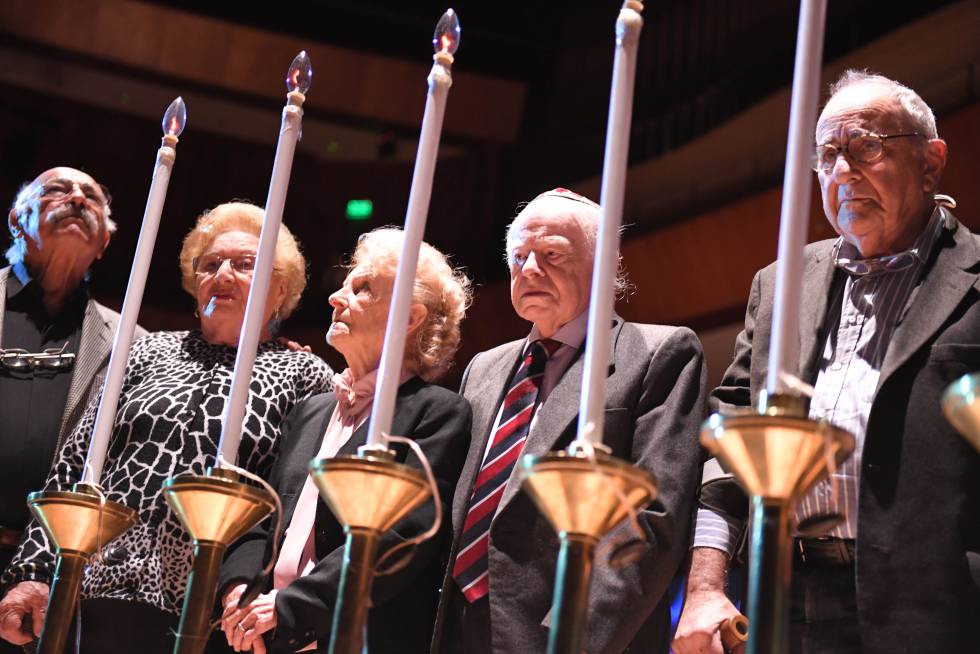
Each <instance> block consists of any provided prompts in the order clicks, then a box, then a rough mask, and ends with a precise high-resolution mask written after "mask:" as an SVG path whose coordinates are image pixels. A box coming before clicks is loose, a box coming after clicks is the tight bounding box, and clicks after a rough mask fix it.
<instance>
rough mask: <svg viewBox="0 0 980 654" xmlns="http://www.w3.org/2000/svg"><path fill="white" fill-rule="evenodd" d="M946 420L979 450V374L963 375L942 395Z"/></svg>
mask: <svg viewBox="0 0 980 654" xmlns="http://www.w3.org/2000/svg"><path fill="white" fill-rule="evenodd" d="M943 413H945V414H946V419H947V420H949V422H950V423H952V425H953V426H954V427H956V429H957V431H959V432H960V433H961V434H962V435H963V437H964V438H965V439H966V440H968V441H970V443H971V444H972V445H973V447H975V448H977V449H978V450H980V373H973V374H972V375H964V376H963V377H960V378H959V379H957V380H956V381H955V382H953V383H952V384H951V385H950V386H949V388H947V389H946V392H945V393H943Z"/></svg>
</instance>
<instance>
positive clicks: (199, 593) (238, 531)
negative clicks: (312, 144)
mask: <svg viewBox="0 0 980 654" xmlns="http://www.w3.org/2000/svg"><path fill="white" fill-rule="evenodd" d="M312 76H313V70H312V67H311V65H310V59H309V57H308V56H307V55H306V52H305V51H303V52H300V53H299V54H298V55H297V56H296V58H295V59H293V62H292V64H291V65H290V67H289V71H288V72H287V73H286V88H287V90H288V91H289V92H288V94H287V95H286V106H285V107H283V112H282V123H281V127H280V131H279V142H278V146H277V148H276V158H275V163H274V164H273V168H272V178H271V179H270V181H269V195H268V197H267V199H266V205H265V219H264V220H263V223H262V233H261V235H260V237H259V247H258V252H257V255H256V259H255V269H254V271H253V273H252V285H251V288H250V289H249V294H248V303H247V305H246V308H245V318H244V321H243V324H242V331H241V336H240V337H239V342H238V354H237V356H236V358H235V370H234V373H233V377H232V385H231V391H230V392H229V398H228V403H227V404H226V406H225V412H224V416H223V419H222V429H221V441H220V443H219V444H218V457H217V466H216V467H214V468H212V469H209V470H208V471H207V472H206V473H205V474H204V475H180V476H178V477H173V478H171V479H168V480H167V481H165V482H164V484H163V495H164V498H165V499H166V501H167V503H168V504H169V505H170V507H171V508H172V509H173V510H174V513H176V514H177V517H178V518H179V519H180V521H181V524H183V525H184V528H185V529H187V531H188V532H189V533H190V535H191V537H192V538H193V539H194V566H193V569H192V570H191V575H190V578H189V579H188V581H187V590H186V592H185V595H184V606H183V608H182V610H181V614H180V625H179V626H178V628H177V642H176V644H175V646H174V652H175V653H177V654H200V653H201V652H203V651H204V648H205V646H206V645H207V641H208V638H209V635H210V633H211V629H212V627H213V625H212V623H211V613H212V610H213V608H214V601H215V595H216V593H217V583H218V573H219V571H220V569H221V561H222V558H223V557H224V552H225V550H226V549H227V548H228V545H230V544H231V543H232V542H234V541H235V540H237V539H238V538H240V537H241V536H242V535H243V534H244V533H245V532H246V531H248V530H249V529H251V528H252V527H254V526H255V525H257V524H258V523H259V522H261V521H262V520H263V519H264V518H265V517H266V516H268V515H269V514H270V513H271V512H272V510H273V509H274V507H275V506H276V500H275V498H273V497H272V496H271V495H270V494H269V492H268V491H267V490H264V489H262V488H258V487H255V486H252V485H250V484H247V483H244V482H242V481H240V480H239V473H238V472H236V470H241V469H238V468H236V467H235V465H234V462H235V461H236V460H237V458H238V448H239V445H240V444H241V438H242V421H243V420H244V418H245V410H246V406H245V404H246V402H247V401H248V386H249V381H250V380H251V378H252V367H253V365H254V363H255V356H256V352H257V350H258V345H259V339H260V337H261V333H262V329H263V327H264V325H263V324H262V312H263V309H264V308H265V302H266V297H267V295H268V291H269V284H270V280H271V278H272V264H273V260H274V259H275V247H276V241H277V239H278V237H279V226H280V225H281V223H282V212H283V209H284V207H285V203H286V190H287V188H288V186H289V174H290V171H291V169H292V164H293V155H294V153H295V151H296V142H297V141H298V140H299V137H300V133H301V129H302V118H303V102H304V101H305V100H306V95H305V94H306V92H307V91H308V90H309V88H310V83H311V80H312ZM242 472H243V473H244V472H245V471H242Z"/></svg>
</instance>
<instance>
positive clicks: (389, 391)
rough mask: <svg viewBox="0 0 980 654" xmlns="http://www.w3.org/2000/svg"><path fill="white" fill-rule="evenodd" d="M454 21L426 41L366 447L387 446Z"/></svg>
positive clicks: (445, 21) (451, 17)
mask: <svg viewBox="0 0 980 654" xmlns="http://www.w3.org/2000/svg"><path fill="white" fill-rule="evenodd" d="M459 37H460V29H459V20H458V18H457V17H456V13H455V12H454V11H453V10H452V9H449V10H447V11H446V13H445V14H443V15H442V18H440V19H439V22H438V23H437V24H436V31H435V36H434V38H433V39H432V44H433V46H434V47H435V50H436V54H435V55H434V56H433V57H432V58H433V60H434V63H433V64H432V70H431V71H430V72H429V77H428V84H429V91H428V94H427V95H426V98H425V113H424V114H423V116H422V132H421V135H420V136H419V149H418V152H417V153H416V155H415V172H414V174H413V175H412V190H411V192H410V193H409V196H408V209H407V210H406V212H405V238H404V241H403V242H402V251H401V256H400V257H399V259H398V270H397V271H396V273H395V284H394V288H393V290H392V297H391V308H390V309H389V310H388V325H387V327H386V328H385V341H384V348H383V350H382V352H381V363H380V365H379V369H378V383H377V385H376V386H375V389H374V403H373V405H372V406H371V421H370V423H369V426H368V437H367V443H365V445H364V446H363V448H364V449H366V450H386V449H388V444H387V439H386V437H385V434H387V433H388V432H389V431H391V419H392V414H393V413H394V410H395V395H396V394H397V392H398V382H399V379H400V378H401V367H402V361H403V359H404V357H405V336H406V332H407V331H408V319H409V311H410V309H411V307H412V290H413V288H414V286H415V269H416V267H417V266H418V259H419V247H420V246H421V245H422V236H423V235H424V233H425V219H426V216H427V215H428V213H429V199H430V198H431V197H432V175H433V172H434V171H435V167H436V158H437V156H438V154H439V136H440V134H441V132H442V119H443V115H444V113H445V110H446V98H447V96H448V95H449V87H450V86H452V83H453V78H452V63H453V54H454V53H455V52H456V50H457V48H459Z"/></svg>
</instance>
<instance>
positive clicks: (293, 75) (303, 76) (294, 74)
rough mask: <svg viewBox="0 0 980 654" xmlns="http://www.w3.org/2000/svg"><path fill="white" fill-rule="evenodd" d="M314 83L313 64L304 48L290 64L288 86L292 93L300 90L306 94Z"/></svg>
mask: <svg viewBox="0 0 980 654" xmlns="http://www.w3.org/2000/svg"><path fill="white" fill-rule="evenodd" d="M312 83H313V65H312V64H311V63H310V58H309V56H308V55H307V54H306V50H303V51H302V52H300V53H299V54H298V55H296V58H295V59H293V63H292V64H290V66H289V72H287V73H286V88H287V89H289V92H290V93H292V92H293V91H299V92H300V93H302V94H303V95H306V92H307V91H309V90H310V84H312Z"/></svg>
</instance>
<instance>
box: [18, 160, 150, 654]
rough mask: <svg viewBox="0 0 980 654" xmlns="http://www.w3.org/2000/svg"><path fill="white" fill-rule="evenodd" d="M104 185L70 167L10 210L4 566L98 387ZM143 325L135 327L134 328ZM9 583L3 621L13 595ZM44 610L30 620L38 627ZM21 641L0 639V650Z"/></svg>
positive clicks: (25, 192) (37, 184)
mask: <svg viewBox="0 0 980 654" xmlns="http://www.w3.org/2000/svg"><path fill="white" fill-rule="evenodd" d="M109 202H110V198H109V194H108V191H107V190H106V189H105V187H103V186H101V185H100V184H98V183H97V182H96V181H95V180H94V179H92V177H91V176H89V175H87V174H85V173H83V172H81V171H80V170H75V169H74V168H66V167H59V168H52V169H51V170H48V171H45V172H43V173H41V174H40V175H39V176H38V177H37V179H35V180H34V181H32V182H30V183H28V184H25V185H24V186H23V187H22V188H21V190H20V192H19V193H18V194H17V198H16V199H15V200H14V203H13V206H12V207H11V209H10V214H9V217H8V227H9V229H10V234H11V237H12V240H13V244H12V245H11V246H10V248H9V249H8V250H7V253H6V254H7V260H8V261H9V262H10V266H8V267H6V268H3V269H0V449H2V451H3V456H0V568H6V567H7V564H8V563H9V562H10V559H11V557H12V556H13V554H14V552H15V550H16V547H17V544H18V542H19V541H20V536H21V531H22V530H23V529H24V527H25V526H26V525H27V522H28V520H29V518H30V514H29V512H28V509H27V505H26V503H25V497H26V495H27V493H29V492H31V491H35V490H39V489H40V488H41V487H42V486H43V485H44V481H45V478H46V476H47V473H48V469H49V467H50V465H51V460H52V457H53V456H54V453H55V452H56V451H57V448H58V445H59V443H60V442H61V441H62V440H63V439H64V438H65V436H67V435H68V434H69V433H71V430H72V428H73V427H74V426H75V423H76V422H77V421H78V419H79V418H80V416H81V415H82V412H83V410H84V409H85V406H86V405H87V404H88V402H89V399H90V398H91V397H92V396H94V395H95V394H97V393H98V392H99V391H100V388H101V379H102V375H103V374H104V371H105V366H106V365H107V363H108V357H109V349H110V347H111V345H112V339H113V335H114V334H115V329H116V323H117V321H118V318H119V316H118V314H117V313H116V312H114V311H111V310H109V309H107V308H106V307H104V306H102V305H101V304H99V303H97V302H96V301H95V300H93V299H91V298H90V297H89V295H88V290H87V283H86V280H87V279H88V271H89V268H90V266H91V265H92V263H93V262H94V261H96V260H97V259H100V258H101V257H102V254H103V252H105V249H106V246H108V244H109V239H110V235H111V234H112V233H113V232H114V231H115V229H116V225H115V223H114V222H113V221H112V220H111V219H110V217H109V216H110V209H109ZM143 334H145V332H144V331H143V330H142V329H141V328H139V327H137V336H141V335H143ZM17 595H18V594H17V593H15V592H13V591H12V592H10V593H8V594H7V596H6V597H5V598H4V601H3V603H2V604H0V623H3V621H4V620H6V619H8V618H9V619H13V616H11V615H10V611H9V609H10V608H11V607H12V606H14V605H15V604H16V603H17V602H21V601H22V602H25V603H30V604H31V608H32V609H35V610H36V609H38V608H40V609H43V608H44V607H43V604H42V605H41V606H40V607H37V606H36V605H37V604H38V602H40V601H41V599H39V597H43V596H38V595H36V594H31V595H26V594H25V595H24V596H23V597H18V596H17ZM42 623H43V620H36V621H35V625H36V626H37V627H38V628H40V625H41V624H42ZM7 651H10V652H14V651H17V652H19V651H21V649H20V648H15V647H13V646H12V645H10V644H8V643H6V642H5V641H0V652H7Z"/></svg>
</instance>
